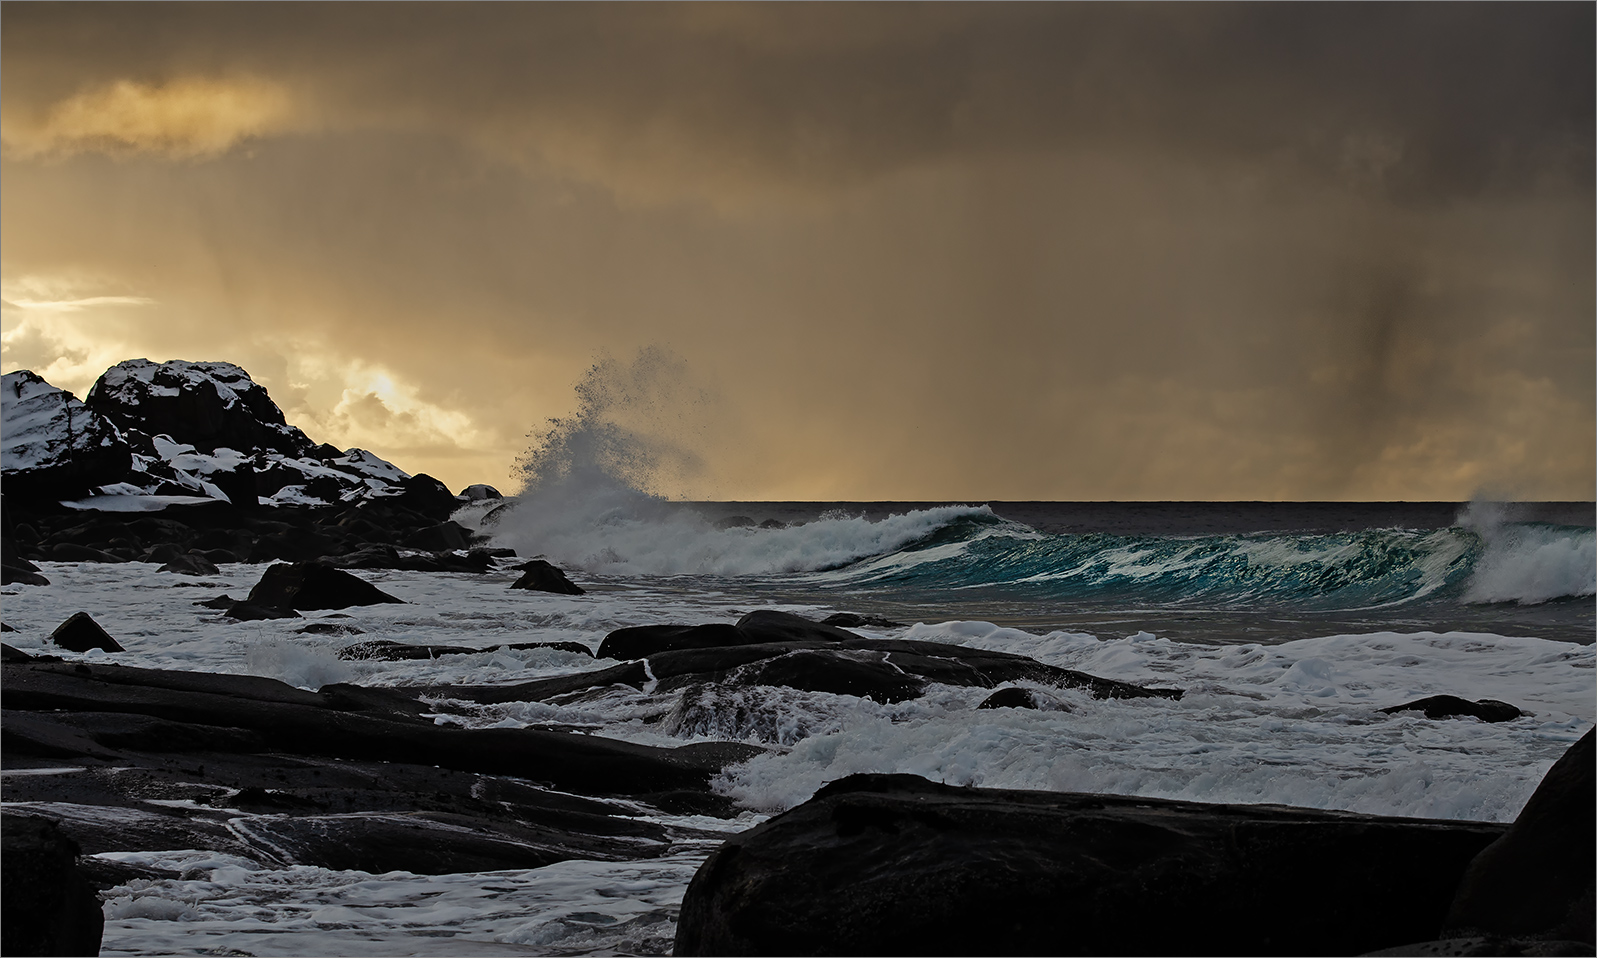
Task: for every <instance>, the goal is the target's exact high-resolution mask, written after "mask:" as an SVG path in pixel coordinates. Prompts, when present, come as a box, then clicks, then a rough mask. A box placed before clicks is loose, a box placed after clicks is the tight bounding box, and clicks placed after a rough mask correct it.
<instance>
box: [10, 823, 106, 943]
mask: <svg viewBox="0 0 1597 958" xmlns="http://www.w3.org/2000/svg"><path fill="white" fill-rule="evenodd" d="M78 853H79V849H78V845H77V843H76V842H74V841H72V840H71V839H70V838H67V837H66V836H65V835H62V834H61V830H60V828H59V827H57V825H56V823H55V822H53V821H51V820H50V819H47V818H39V817H37V816H34V815H25V814H19V813H17V812H13V811H8V812H6V814H5V815H4V816H0V873H3V876H4V877H3V880H0V898H3V899H4V901H3V909H0V910H3V911H4V913H5V921H3V922H0V953H4V954H7V955H98V954H99V953H100V936H101V934H102V933H103V932H104V929H105V916H104V915H103V914H102V913H101V911H100V898H99V896H98V895H96V894H95V893H94V886H93V885H91V884H90V883H89V881H88V879H87V878H85V877H84V876H83V875H82V874H81V873H80V872H79V870H78V864H77V860H78Z"/></svg>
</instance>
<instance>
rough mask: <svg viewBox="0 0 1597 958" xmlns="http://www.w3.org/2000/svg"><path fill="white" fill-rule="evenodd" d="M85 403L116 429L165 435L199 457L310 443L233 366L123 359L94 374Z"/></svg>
mask: <svg viewBox="0 0 1597 958" xmlns="http://www.w3.org/2000/svg"><path fill="white" fill-rule="evenodd" d="M87 405H88V407H89V408H90V409H93V410H94V411H95V412H98V413H100V414H101V415H103V416H105V417H106V418H107V419H109V420H111V421H112V422H114V423H116V424H117V426H118V427H120V428H121V429H124V430H138V431H139V432H141V433H143V434H145V435H146V436H158V435H162V434H165V435H167V436H170V437H172V438H173V439H175V440H176V441H178V442H181V443H188V444H190V445H192V446H194V447H195V448H196V449H197V450H199V451H201V452H206V453H210V452H214V451H216V450H217V449H218V448H222V447H225V448H228V449H236V450H245V449H248V450H255V449H261V450H271V451H272V452H277V453H281V454H283V455H286V456H300V455H303V454H304V453H305V452H307V451H308V450H310V448H311V447H312V446H314V445H315V443H313V442H311V441H310V439H309V438H307V437H306V435H305V434H304V433H303V432H301V431H299V429H297V428H295V427H293V426H290V425H289V424H288V421H287V420H286V419H284V418H283V411H282V410H281V409H279V408H278V407H277V404H276V403H275V402H273V401H272V398H271V396H269V395H267V392H266V387H264V386H261V385H260V384H258V383H256V382H255V381H254V380H252V379H250V375H249V373H247V372H245V371H244V370H243V369H241V368H239V367H238V366H235V365H233V364H232V363H214V362H199V363H194V362H184V361H183V360H178V359H174V360H171V361H170V362H164V363H152V362H150V361H149V360H148V359H129V360H127V361H125V362H120V363H117V364H116V365H115V366H112V367H111V368H110V369H108V370H106V371H105V373H104V374H103V375H101V376H100V378H99V380H98V381H96V382H95V384H94V386H93V388H91V389H90V390H89V395H88V399H87Z"/></svg>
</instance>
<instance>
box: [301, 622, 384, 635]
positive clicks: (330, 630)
mask: <svg viewBox="0 0 1597 958" xmlns="http://www.w3.org/2000/svg"><path fill="white" fill-rule="evenodd" d="M295 631H296V632H298V633H299V634H300V635H364V634H365V633H366V630H365V629H361V628H356V627H355V626H353V625H344V624H343V623H340V622H312V623H311V624H310V625H307V626H305V627H304V628H303V629H296V630H295Z"/></svg>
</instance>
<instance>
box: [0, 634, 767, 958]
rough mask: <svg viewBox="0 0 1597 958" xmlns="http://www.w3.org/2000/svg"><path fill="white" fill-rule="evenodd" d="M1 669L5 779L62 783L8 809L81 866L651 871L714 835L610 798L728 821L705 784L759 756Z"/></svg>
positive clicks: (205, 679)
mask: <svg viewBox="0 0 1597 958" xmlns="http://www.w3.org/2000/svg"><path fill="white" fill-rule="evenodd" d="M12 651H15V650H12ZM4 669H5V675H4V687H5V700H4V706H5V711H4V715H3V718H0V732H3V739H0V744H3V753H4V761H5V764H6V767H7V768H8V769H14V768H27V767H30V766H33V767H42V768H52V769H54V772H53V773H52V774H45V775H37V776H26V775H24V776H7V777H6V778H5V780H4V788H5V792H4V795H5V800H6V801H7V802H14V803H21V804H19V805H16V806H11V807H15V808H19V809H27V810H30V811H31V812H33V813H37V814H40V815H45V816H48V817H51V818H54V819H56V820H58V821H59V822H60V827H61V830H62V832H63V833H64V834H65V835H67V836H68V837H70V838H71V839H73V840H75V841H77V842H78V843H79V844H80V845H82V847H83V849H84V851H85V852H86V853H89V854H95V853H98V852H102V851H123V850H144V849H153V848H201V849H213V850H216V851H221V852H227V853H229V854H237V855H240V856H243V857H246V858H250V859H253V860H255V861H258V862H261V863H263V864H268V865H284V864H291V863H298V864H308V865H320V866H322V867H327V868H357V869H362V870H366V871H372V872H385V871H390V870H395V869H401V870H406V871H412V872H417V873H422V874H435V873H441V872H449V871H487V870H494V869H499V868H528V867H538V866H540V865H545V864H549V863H551V862H555V861H561V860H565V859H568V858H584V859H593V860H620V859H635V858H649V857H654V856H657V855H661V854H666V853H668V852H670V851H671V850H672V849H673V848H674V847H676V846H677V845H678V844H679V843H680V842H682V841H702V840H704V836H703V835H701V834H699V833H697V832H695V831H694V830H693V829H691V828H688V829H673V828H668V827H666V826H663V825H659V824H655V823H649V822H643V821H640V820H638V819H637V818H636V817H635V815H636V812H635V810H634V809H633V807H632V806H627V805H618V804H615V803H614V802H613V801H611V800H610V799H608V798H606V797H605V796H625V797H626V798H628V799H630V800H632V801H642V802H645V803H649V802H653V801H658V802H659V803H661V807H669V808H673V809H681V810H685V811H686V812H689V813H692V814H720V815H727V814H731V813H732V808H731V806H730V803H729V802H727V800H726V799H723V798H721V797H719V796H716V795H714V794H712V793H711V792H710V791H709V787H708V783H709V780H710V777H711V776H712V775H714V774H715V773H716V772H717V771H718V770H719V769H720V768H722V767H723V766H725V765H726V764H728V763H729V762H733V761H740V760H743V759H746V758H748V757H750V756H752V755H755V754H758V753H759V752H760V751H761V750H760V749H757V748H754V747H752V746H744V745H737V744H732V743H725V744H722V743H710V744H709V745H698V746H684V747H681V748H676V749H663V748H651V747H648V746H641V745H633V744H630V743H626V742H618V741H613V740H609V739H604V738H599V737H596V736H590V735H584V734H579V733H575V732H553V731H543V730H538V729H506V728H489V729H476V730H473V729H466V728H462V727H459V726H457V725H450V724H445V725H440V724H437V723H436V721H435V718H434V716H433V714H432V711H431V706H428V705H427V704H425V703H423V702H420V701H418V700H417V699H415V698H413V697H412V696H410V695H408V694H406V693H404V692H400V691H394V690H389V689H372V688H364V687H361V686H355V685H329V686H324V687H323V688H322V689H321V690H320V691H318V692H307V691H304V690H301V689H295V688H293V687H291V686H287V685H284V684H283V683H281V682H277V681H274V680H271V679H263V678H258V677H254V676H242V675H221V674H214V673H194V672H179V671H168V670H155V669H136V668H129V667H123V666H106V665H86V664H82V663H70V662H59V661H56V662H49V661H45V660H44V659H43V657H37V656H28V655H26V654H25V653H20V652H18V653H16V655H14V656H13V655H11V654H10V653H8V654H7V656H6V664H5V665H4ZM573 793H576V794H573ZM155 800H161V801H166V802H168V804H160V803H159V802H158V801H155ZM7 814H8V816H9V815H10V808H8V812H7ZM8 953H9V952H8Z"/></svg>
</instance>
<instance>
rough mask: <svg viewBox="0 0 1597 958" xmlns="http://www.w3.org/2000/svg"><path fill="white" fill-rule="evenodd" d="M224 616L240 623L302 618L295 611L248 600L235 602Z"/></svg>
mask: <svg viewBox="0 0 1597 958" xmlns="http://www.w3.org/2000/svg"><path fill="white" fill-rule="evenodd" d="M222 614H223V615H225V616H227V617H228V618H229V619H235V620H237V621H239V622H258V621H261V620H263V619H297V618H299V617H300V614H299V613H298V612H295V611H294V610H293V609H283V608H279V607H277V606H274V605H261V604H260V603H258V602H250V601H249V600H247V599H246V600H243V601H239V602H234V603H233V604H232V605H230V606H228V607H227V609H226V611H224V612H223V613H222Z"/></svg>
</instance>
